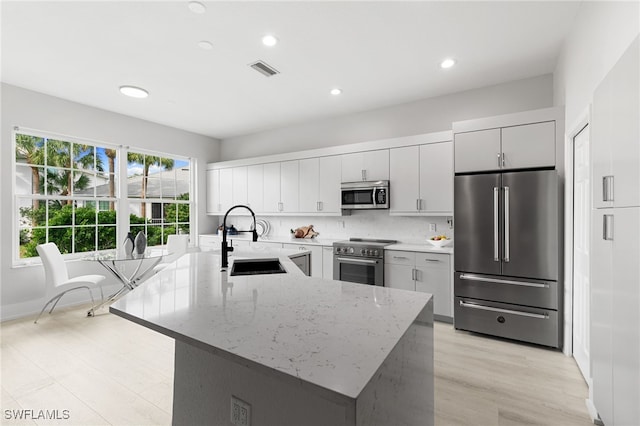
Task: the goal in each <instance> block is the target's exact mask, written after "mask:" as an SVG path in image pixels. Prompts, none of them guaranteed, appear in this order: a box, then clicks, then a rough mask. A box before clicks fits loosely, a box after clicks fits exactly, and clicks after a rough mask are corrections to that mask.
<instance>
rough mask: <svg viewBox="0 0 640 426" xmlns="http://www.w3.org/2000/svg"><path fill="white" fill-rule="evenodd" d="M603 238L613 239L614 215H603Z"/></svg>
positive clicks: (606, 239)
mask: <svg viewBox="0 0 640 426" xmlns="http://www.w3.org/2000/svg"><path fill="white" fill-rule="evenodd" d="M602 239H603V240H605V241H613V215H612V214H603V215H602Z"/></svg>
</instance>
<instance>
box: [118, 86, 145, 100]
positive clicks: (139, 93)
mask: <svg viewBox="0 0 640 426" xmlns="http://www.w3.org/2000/svg"><path fill="white" fill-rule="evenodd" d="M120 93H122V94H123V95H126V96H130V97H132V98H139V99H142V98H146V97H147V96H149V92H147V91H146V90H144V89H141V88H139V87H135V86H120Z"/></svg>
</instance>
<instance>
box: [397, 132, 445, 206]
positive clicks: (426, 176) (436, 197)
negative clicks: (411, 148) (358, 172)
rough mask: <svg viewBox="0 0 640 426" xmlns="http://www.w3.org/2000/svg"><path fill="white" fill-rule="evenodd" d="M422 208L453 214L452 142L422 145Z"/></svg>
mask: <svg viewBox="0 0 640 426" xmlns="http://www.w3.org/2000/svg"><path fill="white" fill-rule="evenodd" d="M391 194H393V192H392V193H391ZM420 210H422V211H423V212H425V213H442V214H443V215H451V214H453V143H452V142H441V143H432V144H428V145H421V146H420Z"/></svg>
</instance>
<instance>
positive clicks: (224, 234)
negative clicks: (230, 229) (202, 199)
mask: <svg viewBox="0 0 640 426" xmlns="http://www.w3.org/2000/svg"><path fill="white" fill-rule="evenodd" d="M238 207H243V208H245V209H247V210H249V212H251V216H252V217H253V230H249V231H238V232H251V233H252V234H253V241H254V242H255V241H258V231H256V215H255V213H254V212H253V210H251V209H250V208H249V206H245V205H244V204H238V205H235V206H233V207H231V208H230V209H229V210H227V212H226V213H225V214H224V219H222V270H223V271H224V270H225V269H226V268H227V267H228V266H229V252H230V251H233V245H232V246H231V247H229V246H228V245H227V216H228V215H229V213H230V212H231V210H233V209H237V208H238Z"/></svg>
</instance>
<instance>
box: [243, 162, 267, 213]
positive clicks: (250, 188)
mask: <svg viewBox="0 0 640 426" xmlns="http://www.w3.org/2000/svg"><path fill="white" fill-rule="evenodd" d="M263 182H264V165H262V164H254V165H252V166H249V167H247V205H248V206H249V207H251V210H253V211H254V212H255V213H256V214H258V213H262V212H263V211H264V191H263V188H262V186H263Z"/></svg>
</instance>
